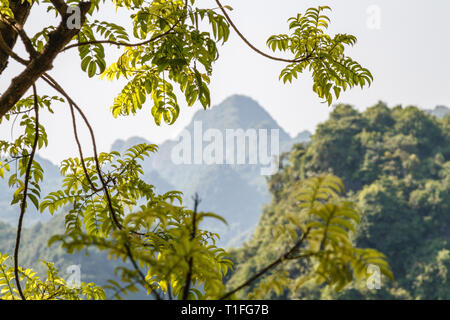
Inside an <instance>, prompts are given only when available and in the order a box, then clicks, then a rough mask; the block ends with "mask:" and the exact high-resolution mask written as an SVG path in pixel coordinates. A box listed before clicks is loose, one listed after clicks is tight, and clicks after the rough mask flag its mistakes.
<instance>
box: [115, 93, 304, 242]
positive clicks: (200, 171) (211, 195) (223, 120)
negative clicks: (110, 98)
mask: <svg viewBox="0 0 450 320" xmlns="http://www.w3.org/2000/svg"><path fill="white" fill-rule="evenodd" d="M230 130H234V132H237V131H236V130H242V131H241V132H243V133H248V134H251V133H253V134H254V135H255V136H256V140H257V143H258V148H259V147H260V145H259V143H263V142H264V141H266V142H267V147H268V151H267V155H268V154H269V152H270V151H274V149H275V146H274V145H273V144H272V143H273V141H272V139H271V138H270V137H271V133H272V130H278V137H279V151H280V152H285V151H288V150H289V149H290V148H291V147H292V145H293V144H294V143H299V142H306V141H308V140H309V137H310V135H311V134H310V133H309V132H308V131H303V132H301V133H300V134H299V135H297V136H296V137H295V138H291V137H290V136H289V134H287V133H286V132H285V131H284V130H283V129H282V128H281V127H280V126H279V125H278V123H277V122H276V121H275V120H274V119H273V118H272V117H271V116H270V115H269V113H267V112H266V111H265V110H264V108H263V107H261V106H260V105H259V104H258V103H257V102H256V101H255V100H253V99H251V98H249V97H246V96H242V95H234V96H231V97H229V98H227V99H226V100H225V101H223V102H222V103H220V104H219V105H217V106H214V107H212V108H211V109H207V110H199V111H198V112H197V113H195V114H194V116H193V118H192V120H191V122H190V123H189V125H188V126H187V127H186V128H185V130H184V131H183V132H182V133H180V135H179V136H177V137H176V138H175V139H174V140H168V141H166V142H164V143H162V144H160V145H159V150H158V152H157V153H155V154H152V155H151V156H150V158H149V159H148V160H146V161H145V162H144V171H145V173H146V182H149V183H151V184H153V185H155V186H156V189H157V191H158V192H161V191H162V190H164V191H166V190H170V187H172V190H180V191H182V192H183V193H184V205H186V206H192V200H191V198H192V196H193V195H194V194H195V193H198V194H199V195H200V198H201V199H202V202H201V204H200V210H202V211H211V212H215V213H217V214H220V215H221V216H223V217H224V218H225V219H226V220H227V222H228V226H224V225H223V224H221V223H215V222H210V223H205V225H204V226H203V227H207V228H209V229H212V230H214V231H216V232H218V233H219V234H220V236H221V244H222V245H225V246H236V245H239V244H240V243H242V241H243V240H245V239H246V238H247V236H248V235H250V234H251V232H252V230H253V228H254V226H255V225H256V223H257V222H258V219H259V216H260V213H261V210H262V206H263V205H264V204H266V203H268V202H269V201H270V195H269V193H268V191H267V187H266V176H264V175H262V174H261V172H262V169H264V168H265V167H267V166H268V165H267V164H266V165H263V164H261V163H259V162H258V163H257V164H250V158H251V154H250V153H249V148H250V147H249V144H250V140H246V143H247V145H246V146H245V155H244V158H245V161H244V163H243V164H237V160H238V148H239V147H240V146H241V145H239V142H238V140H235V144H234V146H232V145H230V143H229V142H228V141H229V140H227V132H228V133H229V134H230ZM260 130H261V131H260ZM199 132H200V134H199ZM261 132H263V133H265V134H267V139H266V140H264V139H265V136H264V134H260V133H261ZM208 133H212V134H214V136H215V138H216V141H217V140H218V139H219V140H221V141H220V143H221V144H223V149H222V150H221V151H222V153H223V154H222V157H220V156H218V158H220V159H221V160H222V162H223V164H205V163H204V162H205V159H204V157H201V158H202V159H201V160H203V161H200V162H202V163H198V164H196V163H195V155H194V154H195V153H196V152H197V153H199V149H198V148H197V149H196V139H197V140H198V136H199V135H200V138H199V139H201V136H202V135H203V141H202V147H203V148H202V149H200V152H201V153H200V155H204V152H205V150H206V148H207V146H208V145H209V144H211V143H213V142H212V139H211V140H210V141H206V140H207V139H205V136H207V135H208ZM196 137H197V138H196ZM183 139H186V140H187V141H186V140H185V141H184V142H185V143H186V145H187V146H189V147H190V149H191V150H190V157H189V161H188V162H189V163H178V162H177V159H176V155H174V151H175V150H176V149H177V148H178V147H179V146H180V144H181V143H183ZM256 140H255V141H256ZM142 142H146V143H149V142H148V141H146V140H145V139H143V138H139V137H132V138H130V139H128V140H126V141H124V140H118V141H116V142H115V143H114V144H113V146H112V150H115V151H119V152H124V151H125V150H126V149H127V148H129V147H131V146H133V145H134V144H136V143H142ZM242 151H244V149H242ZM258 151H260V150H258ZM227 152H229V153H230V154H233V159H234V160H235V163H234V164H227V162H226V153H227ZM275 153H276V152H275ZM214 155H215V154H214ZM216 160H217V159H216ZM258 160H259V159H258ZM152 175H153V176H152ZM147 179H148V180H147Z"/></svg>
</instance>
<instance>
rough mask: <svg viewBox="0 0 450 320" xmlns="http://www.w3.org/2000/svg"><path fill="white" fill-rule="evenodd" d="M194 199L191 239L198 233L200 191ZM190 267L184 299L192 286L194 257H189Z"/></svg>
mask: <svg viewBox="0 0 450 320" xmlns="http://www.w3.org/2000/svg"><path fill="white" fill-rule="evenodd" d="M192 199H193V200H194V211H193V212H192V233H191V241H193V240H194V239H195V234H196V233H197V209H198V205H199V204H200V202H201V200H200V198H199V197H198V193H196V194H195V196H194V197H192ZM188 263H189V268H188V272H187V275H186V283H185V285H184V290H183V300H187V298H188V296H189V290H190V287H191V280H192V268H193V264H194V259H193V258H192V257H190V258H189V262H188Z"/></svg>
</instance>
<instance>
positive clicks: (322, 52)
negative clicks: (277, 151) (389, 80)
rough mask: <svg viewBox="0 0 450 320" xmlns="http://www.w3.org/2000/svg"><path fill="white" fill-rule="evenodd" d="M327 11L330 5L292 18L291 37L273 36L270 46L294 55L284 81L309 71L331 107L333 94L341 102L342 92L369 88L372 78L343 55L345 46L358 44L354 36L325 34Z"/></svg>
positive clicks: (322, 96) (314, 89) (282, 75)
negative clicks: (354, 88) (356, 88)
mask: <svg viewBox="0 0 450 320" xmlns="http://www.w3.org/2000/svg"><path fill="white" fill-rule="evenodd" d="M326 10H331V9H330V7H328V6H320V7H318V8H309V9H308V10H306V12H305V14H303V15H302V14H298V15H297V16H296V17H293V18H290V19H289V20H288V21H289V29H290V30H291V31H292V34H291V35H286V34H281V35H276V36H271V37H270V38H269V39H268V40H267V45H268V46H269V47H270V48H271V49H272V50H273V51H276V50H280V51H289V52H291V53H292V54H294V56H295V59H294V61H293V62H292V63H291V64H289V65H288V66H286V67H285V68H284V69H283V70H282V71H281V74H280V79H283V82H285V83H286V82H287V81H289V82H292V79H293V78H295V79H297V77H298V75H299V74H300V73H302V72H303V71H304V70H305V69H307V68H309V70H310V71H312V77H313V80H314V84H313V91H314V92H315V93H317V95H318V96H319V97H320V98H322V99H324V102H327V103H328V105H331V103H332V101H333V93H334V96H335V98H336V99H339V95H340V93H341V91H345V90H346V89H347V88H352V87H354V86H361V88H363V87H364V85H366V84H367V85H370V84H371V82H372V81H373V76H372V74H371V73H370V71H369V70H368V69H365V68H363V67H362V66H361V65H360V64H359V63H358V62H356V61H354V60H353V59H352V58H350V57H348V56H345V55H344V50H345V46H346V45H351V46H353V45H354V44H355V43H356V37H355V36H352V35H348V34H336V35H335V36H334V37H331V36H329V35H328V34H326V33H325V31H326V30H327V29H328V23H329V22H330V18H329V17H327V16H326V15H324V14H322V13H323V12H324V11H326ZM332 89H333V91H332Z"/></svg>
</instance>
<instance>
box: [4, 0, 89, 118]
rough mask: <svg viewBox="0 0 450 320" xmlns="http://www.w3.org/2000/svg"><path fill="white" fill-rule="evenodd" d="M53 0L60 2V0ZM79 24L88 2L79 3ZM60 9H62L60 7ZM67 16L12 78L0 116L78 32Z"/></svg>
mask: <svg viewBox="0 0 450 320" xmlns="http://www.w3.org/2000/svg"><path fill="white" fill-rule="evenodd" d="M53 2H55V3H57V4H61V2H62V1H57V0H54V1H53ZM79 7H80V12H81V17H80V21H81V24H84V22H85V20H86V14H87V12H88V10H89V9H90V7H91V3H90V2H80V4H79ZM61 10H62V9H61ZM68 18H69V16H67V15H63V16H62V20H61V23H60V25H59V26H58V27H57V28H56V30H54V31H52V32H51V33H50V34H49V40H48V42H47V44H46V45H45V47H44V49H43V50H42V52H41V53H39V55H38V56H37V57H36V58H34V59H32V60H31V62H30V63H29V64H28V65H27V67H26V68H25V70H24V71H23V72H22V73H21V74H19V75H18V76H17V77H15V78H13V79H12V81H11V84H10V86H9V87H8V89H7V90H6V91H5V92H4V93H3V95H2V96H1V97H0V118H2V117H3V116H4V115H5V114H6V113H7V112H8V111H9V110H10V109H11V108H13V107H14V105H15V104H16V103H17V102H18V101H19V100H20V99H21V98H22V96H23V95H24V94H25V93H26V92H27V90H28V89H29V88H30V87H31V86H32V85H33V83H35V82H36V80H37V79H38V78H39V77H41V76H42V75H43V74H44V73H45V72H47V71H48V70H50V69H51V68H52V67H53V65H52V64H53V61H54V60H55V58H56V56H57V55H58V54H59V53H60V52H61V50H62V49H63V48H64V47H65V46H66V45H67V44H68V43H69V42H70V41H71V40H72V38H73V37H74V36H75V35H76V34H78V32H79V31H80V30H79V29H75V28H73V29H70V28H69V27H68V25H67V21H68Z"/></svg>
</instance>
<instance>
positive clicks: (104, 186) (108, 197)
mask: <svg viewBox="0 0 450 320" xmlns="http://www.w3.org/2000/svg"><path fill="white" fill-rule="evenodd" d="M42 79H44V81H46V82H47V83H48V84H49V85H50V86H51V87H53V88H54V89H56V90H57V91H58V92H60V93H61V94H62V95H63V96H64V97H65V98H66V99H67V101H69V102H70V103H71V104H72V105H73V106H74V107H75V109H76V110H77V111H78V113H79V114H80V115H81V117H82V118H83V120H84V122H85V124H86V126H87V127H88V129H89V133H90V136H91V141H92V147H93V151H94V161H95V166H96V170H97V174H98V177H99V179H100V182H101V184H102V189H103V191H104V193H105V195H106V200H107V203H108V207H109V211H110V212H111V216H112V219H113V222H114V225H115V227H117V228H118V229H123V227H122V225H121V224H120V223H119V220H118V219H117V216H116V212H115V210H114V207H113V205H112V200H111V195H110V194H109V189H108V185H107V183H106V181H105V179H104V178H103V175H102V171H101V169H100V163H99V160H98V152H97V142H96V141H95V134H94V130H93V129H92V126H91V124H90V123H89V120H88V119H87V117H86V115H85V114H84V112H83V111H82V110H81V108H80V107H79V106H78V105H77V104H76V103H75V101H73V100H72V98H70V96H69V95H68V94H67V93H66V92H65V91H64V89H63V88H62V87H61V86H60V85H59V84H58V83H57V82H56V80H55V79H53V78H52V77H51V76H50V75H49V74H47V73H44V75H43V76H42Z"/></svg>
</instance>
